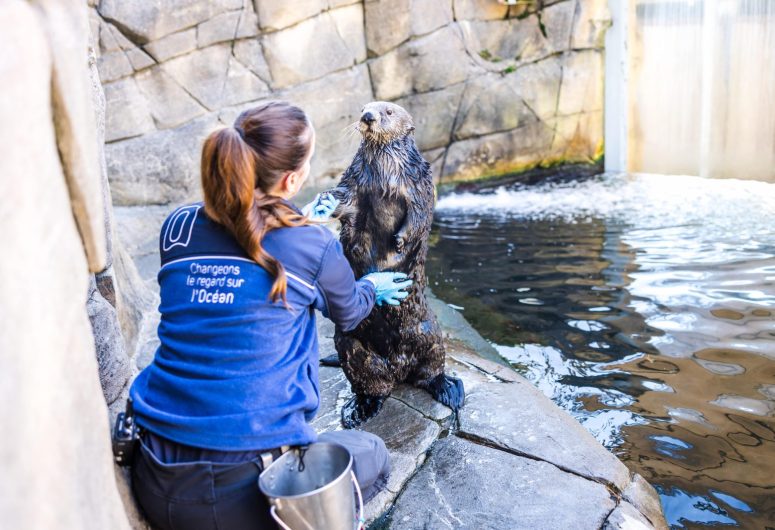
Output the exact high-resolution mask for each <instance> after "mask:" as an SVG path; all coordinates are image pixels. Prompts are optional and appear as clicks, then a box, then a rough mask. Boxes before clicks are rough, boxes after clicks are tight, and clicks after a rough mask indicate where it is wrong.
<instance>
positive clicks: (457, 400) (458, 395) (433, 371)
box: [413, 337, 466, 410]
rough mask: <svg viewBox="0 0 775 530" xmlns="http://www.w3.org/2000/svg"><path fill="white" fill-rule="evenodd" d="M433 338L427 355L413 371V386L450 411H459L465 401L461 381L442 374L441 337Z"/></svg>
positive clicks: (442, 346)
mask: <svg viewBox="0 0 775 530" xmlns="http://www.w3.org/2000/svg"><path fill="white" fill-rule="evenodd" d="M434 338H435V340H434V341H433V344H432V345H431V346H430V348H429V349H428V353H427V354H426V355H424V356H422V358H421V360H420V362H421V364H420V366H418V367H417V368H416V369H415V373H414V377H413V379H414V384H415V385H416V386H417V387H419V388H422V389H424V390H426V391H427V392H428V393H429V394H430V395H431V397H433V399H435V400H436V401H438V402H439V403H442V404H443V405H446V406H448V407H449V408H451V409H452V410H458V409H461V408H463V404H464V403H465V399H466V392H465V388H464V387H463V381H461V380H460V379H458V378H457V377H452V376H450V375H446V374H445V373H444V357H445V353H444V345H443V344H442V342H441V337H434Z"/></svg>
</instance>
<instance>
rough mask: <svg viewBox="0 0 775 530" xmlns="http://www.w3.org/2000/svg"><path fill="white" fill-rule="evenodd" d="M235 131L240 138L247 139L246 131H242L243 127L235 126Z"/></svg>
mask: <svg viewBox="0 0 775 530" xmlns="http://www.w3.org/2000/svg"><path fill="white" fill-rule="evenodd" d="M234 130H235V131H237V134H239V137H240V138H242V139H243V140H244V139H245V131H243V130H242V127H238V126H236V125H235V126H234Z"/></svg>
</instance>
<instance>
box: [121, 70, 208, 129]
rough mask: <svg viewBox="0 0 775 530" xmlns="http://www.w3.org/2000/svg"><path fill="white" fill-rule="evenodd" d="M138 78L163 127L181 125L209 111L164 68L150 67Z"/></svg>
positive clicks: (155, 120)
mask: <svg viewBox="0 0 775 530" xmlns="http://www.w3.org/2000/svg"><path fill="white" fill-rule="evenodd" d="M134 79H135V81H136V82H137V86H138V88H139V89H140V92H141V93H142V95H143V96H144V97H145V101H146V103H147V105H148V110H149V111H150V114H151V116H152V117H153V121H154V123H155V124H156V126H157V127H158V128H160V129H169V128H172V127H177V126H178V125H182V124H184V123H186V122H187V121H190V120H192V119H194V118H197V117H199V116H202V115H203V114H205V113H206V112H207V111H206V110H205V108H204V107H203V106H202V105H200V104H199V103H198V102H197V101H196V100H195V99H194V98H192V97H191V96H190V95H189V93H188V92H186V91H185V90H184V89H183V87H181V86H180V84H178V82H177V81H175V80H174V79H173V78H172V77H171V76H170V75H169V74H167V73H166V72H165V71H164V70H163V69H162V68H161V67H158V66H157V67H154V68H149V69H147V70H145V71H143V72H140V73H138V74H136V75H135V77H134Z"/></svg>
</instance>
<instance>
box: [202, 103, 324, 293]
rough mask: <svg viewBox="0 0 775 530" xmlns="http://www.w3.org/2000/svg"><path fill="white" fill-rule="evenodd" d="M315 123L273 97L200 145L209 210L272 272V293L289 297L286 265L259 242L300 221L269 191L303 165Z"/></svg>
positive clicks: (297, 215) (303, 221) (203, 187)
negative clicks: (272, 232) (271, 100)
mask: <svg viewBox="0 0 775 530" xmlns="http://www.w3.org/2000/svg"><path fill="white" fill-rule="evenodd" d="M312 139H313V131H312V125H311V124H310V122H309V119H308V118H307V115H306V114H304V111H303V110H301V109H300V108H298V107H295V106H293V105H291V104H289V103H285V102H280V101H273V102H270V103H266V104H264V105H261V106H259V107H255V108H252V109H249V110H246V111H244V112H243V113H242V114H240V115H239V116H238V117H237V120H236V121H235V122H234V127H227V128H224V129H220V130H218V131H215V132H213V133H212V134H210V136H208V137H207V139H206V140H205V143H204V146H203V148H202V189H203V191H204V199H205V200H204V203H205V212H206V213H207V215H208V216H209V217H210V218H211V219H213V220H214V221H215V222H217V223H219V224H221V225H223V226H224V227H226V229H227V230H228V231H229V232H231V233H232V234H233V235H234V237H235V238H236V239H237V242H238V243H239V244H240V245H241V246H242V248H243V249H245V252H247V253H248V254H249V255H250V257H251V258H253V259H254V260H255V261H256V263H258V264H259V265H260V266H261V267H263V268H264V269H265V270H266V271H267V272H269V274H270V275H272V276H273V277H274V283H273V284H272V290H271V291H270V293H269V298H270V299H271V300H272V301H273V302H274V301H276V300H277V299H278V298H282V300H283V302H286V291H287V286H288V283H287V279H286V276H285V269H284V268H283V265H282V264H281V263H280V262H279V261H277V260H276V259H275V258H274V257H273V256H271V255H270V254H269V253H268V252H267V251H266V250H264V248H263V246H262V245H261V241H262V240H263V238H264V235H265V234H266V233H267V232H268V231H269V230H272V229H273V228H278V227H281V226H301V225H303V224H306V223H307V218H306V217H304V216H302V215H299V214H298V213H296V211H294V210H293V209H292V208H291V207H290V206H288V205H287V204H286V203H285V202H284V201H283V199H282V198H280V197H275V196H273V195H269V194H268V192H269V191H270V190H271V189H273V188H274V186H275V185H276V184H277V183H278V182H279V181H280V180H281V179H282V177H283V175H284V174H285V173H286V172H287V171H296V170H299V169H301V168H302V166H303V165H304V163H305V161H306V159H307V157H308V156H309V153H310V149H311V148H312Z"/></svg>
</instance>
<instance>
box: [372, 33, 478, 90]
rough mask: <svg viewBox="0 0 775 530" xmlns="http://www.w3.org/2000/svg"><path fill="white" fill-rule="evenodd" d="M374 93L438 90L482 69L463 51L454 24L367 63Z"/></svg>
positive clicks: (463, 46) (461, 41)
mask: <svg viewBox="0 0 775 530" xmlns="http://www.w3.org/2000/svg"><path fill="white" fill-rule="evenodd" d="M369 68H370V71H371V77H372V82H373V84H374V95H375V96H376V97H377V99H381V100H392V99H396V98H399V97H401V96H406V95H409V94H410V93H411V92H412V91H414V92H429V91H431V90H439V89H442V88H445V87H447V86H450V85H454V84H456V83H460V82H462V81H465V80H466V79H468V77H469V76H471V75H474V74H475V73H478V72H479V71H481V69H480V68H478V67H477V66H476V64H475V62H474V60H473V59H472V58H471V56H470V55H469V54H468V52H467V51H466V48H465V45H464V42H463V35H462V32H461V30H460V27H459V26H458V25H457V24H450V25H448V26H445V27H443V28H441V29H439V30H437V31H435V32H433V33H431V34H430V35H427V36H425V37H421V38H418V39H415V40H412V41H409V42H407V43H406V44H403V45H401V46H399V47H398V48H396V49H395V50H392V51H391V52H389V53H387V54H385V55H383V56H381V57H379V58H377V59H375V60H374V61H372V62H371V63H370V64H369Z"/></svg>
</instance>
